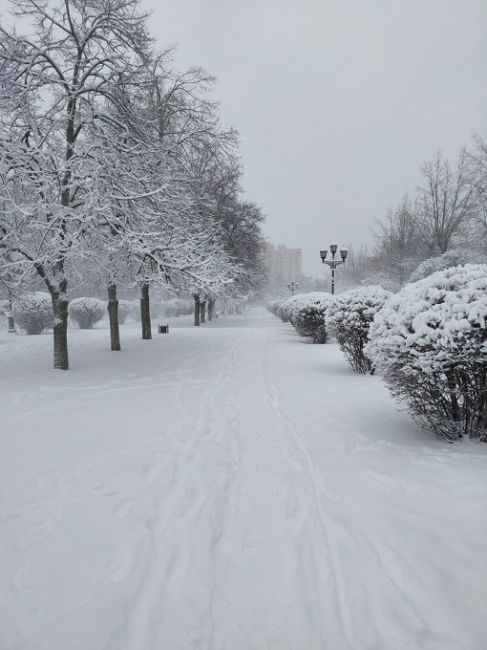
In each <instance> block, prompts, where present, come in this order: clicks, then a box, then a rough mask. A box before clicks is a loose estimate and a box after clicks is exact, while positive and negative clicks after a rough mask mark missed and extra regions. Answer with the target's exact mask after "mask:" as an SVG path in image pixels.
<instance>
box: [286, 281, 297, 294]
mask: <svg viewBox="0 0 487 650" xmlns="http://www.w3.org/2000/svg"><path fill="white" fill-rule="evenodd" d="M298 287H299V282H294V280H291V282H288V283H287V288H288V289H289V291H290V292H291V296H294V291H295V290H296V289H297V288H298Z"/></svg>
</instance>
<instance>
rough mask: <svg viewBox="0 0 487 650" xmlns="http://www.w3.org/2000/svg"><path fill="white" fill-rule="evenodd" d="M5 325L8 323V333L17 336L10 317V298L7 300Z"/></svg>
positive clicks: (12, 318)
mask: <svg viewBox="0 0 487 650" xmlns="http://www.w3.org/2000/svg"><path fill="white" fill-rule="evenodd" d="M7 323H8V333H9V334H17V330H16V329H15V321H14V317H13V316H12V298H11V297H10V296H9V299H8V311H7Z"/></svg>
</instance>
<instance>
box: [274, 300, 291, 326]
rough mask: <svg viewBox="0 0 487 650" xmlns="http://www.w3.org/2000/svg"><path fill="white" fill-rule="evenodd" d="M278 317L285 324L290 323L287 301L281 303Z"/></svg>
mask: <svg viewBox="0 0 487 650" xmlns="http://www.w3.org/2000/svg"><path fill="white" fill-rule="evenodd" d="M276 316H277V317H278V318H280V319H281V320H282V322H283V323H288V322H289V316H290V310H289V307H288V306H287V305H286V301H284V302H281V303H279V305H278V306H277V309H276Z"/></svg>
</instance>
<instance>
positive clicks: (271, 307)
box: [266, 300, 282, 316]
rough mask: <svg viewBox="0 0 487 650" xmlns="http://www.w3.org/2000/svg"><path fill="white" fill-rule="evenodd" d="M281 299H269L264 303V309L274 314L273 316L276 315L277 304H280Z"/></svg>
mask: <svg viewBox="0 0 487 650" xmlns="http://www.w3.org/2000/svg"><path fill="white" fill-rule="evenodd" d="M281 302H282V301H281V300H270V301H269V302H268V303H267V304H266V309H267V311H270V313H271V314H274V316H277V310H278V309H279V305H280V304H281Z"/></svg>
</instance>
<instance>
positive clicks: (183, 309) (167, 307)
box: [161, 298, 194, 318]
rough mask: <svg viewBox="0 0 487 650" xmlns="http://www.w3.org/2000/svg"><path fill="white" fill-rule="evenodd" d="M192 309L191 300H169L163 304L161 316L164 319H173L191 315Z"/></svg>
mask: <svg viewBox="0 0 487 650" xmlns="http://www.w3.org/2000/svg"><path fill="white" fill-rule="evenodd" d="M193 309H194V301H193V300H184V299H183V298H170V299H169V300H165V301H164V302H163V307H162V314H161V315H163V316H165V317H166V318H174V317H178V316H185V315H188V314H191V313H192V311H193Z"/></svg>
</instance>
